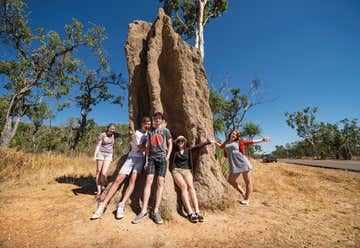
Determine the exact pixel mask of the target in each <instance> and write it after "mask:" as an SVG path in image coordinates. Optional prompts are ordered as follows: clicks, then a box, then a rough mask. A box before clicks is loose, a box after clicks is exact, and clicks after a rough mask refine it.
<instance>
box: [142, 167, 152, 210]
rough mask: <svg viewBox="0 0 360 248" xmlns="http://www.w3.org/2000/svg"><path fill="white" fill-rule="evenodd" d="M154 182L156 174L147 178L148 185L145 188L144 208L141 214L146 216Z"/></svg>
mask: <svg viewBox="0 0 360 248" xmlns="http://www.w3.org/2000/svg"><path fill="white" fill-rule="evenodd" d="M153 180H154V174H149V175H147V177H146V185H145V188H144V196H143V198H144V199H143V200H144V202H143V207H142V209H141V213H143V214H145V213H146V212H147V208H148V204H149V198H150V192H151V185H152V183H153Z"/></svg>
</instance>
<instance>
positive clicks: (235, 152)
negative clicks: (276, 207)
mask: <svg viewBox="0 0 360 248" xmlns="http://www.w3.org/2000/svg"><path fill="white" fill-rule="evenodd" d="M115 129H116V127H115V124H109V126H108V127H107V130H106V132H104V133H101V134H100V136H99V141H98V143H97V146H96V149H95V154H94V159H95V160H96V161H97V167H96V168H97V170H96V188H97V191H96V198H97V199H99V200H100V196H101V193H102V192H103V190H104V189H105V185H106V175H107V171H108V168H109V165H110V163H111V161H112V158H113V145H114V141H115V139H116V138H117V137H119V136H123V137H124V136H127V135H130V136H131V142H130V144H131V151H130V152H129V154H128V157H127V159H126V161H125V163H124V164H123V165H122V167H121V169H120V170H119V174H118V176H117V178H116V179H115V181H114V182H113V184H112V185H111V187H110V189H109V191H108V192H107V194H106V196H105V198H104V199H103V200H102V201H99V203H98V207H97V209H96V211H95V212H94V213H93V215H92V216H91V219H98V218H100V217H101V215H102V214H103V213H104V211H105V209H106V207H107V206H108V204H109V202H110V200H111V198H112V197H113V196H114V194H115V193H116V191H117V190H118V188H119V186H120V184H121V183H122V182H123V181H124V179H125V178H126V177H127V176H129V177H130V179H129V185H128V187H127V189H126V191H125V194H124V195H123V197H122V199H121V201H120V202H119V203H118V205H117V210H116V218H117V219H121V218H123V217H124V208H125V203H126V201H127V200H128V199H129V198H130V196H131V194H132V192H133V190H134V187H135V182H136V179H137V177H138V175H139V174H140V173H141V171H142V170H143V168H144V170H145V172H146V183H145V188H144V193H143V204H142V208H141V212H140V213H139V214H138V215H137V216H136V217H135V218H134V219H133V220H132V223H133V224H136V223H139V222H140V221H141V220H142V219H143V218H144V217H145V216H147V215H148V214H149V215H150V218H151V219H153V221H154V222H155V223H157V224H162V223H163V219H162V216H161V214H160V211H159V208H160V203H161V197H162V193H163V190H164V184H165V174H166V171H167V168H168V166H169V167H170V168H171V169H170V170H171V174H172V176H173V178H174V181H175V184H176V185H177V187H179V189H180V191H181V199H182V203H183V205H184V207H185V210H186V212H187V218H188V220H189V221H191V222H193V223H196V222H203V221H204V216H203V215H202V214H201V212H200V209H199V203H198V199H197V196H196V192H195V188H194V183H193V171H192V170H193V168H194V167H193V164H192V153H193V151H195V150H197V149H201V148H202V147H204V146H206V145H210V144H215V145H217V146H219V147H220V148H221V149H223V150H224V155H225V157H227V158H228V161H229V168H230V173H229V177H228V182H229V183H230V184H231V185H232V186H233V187H234V188H235V189H236V190H237V191H239V193H240V194H241V196H242V197H243V200H241V201H240V204H241V205H249V196H250V193H251V190H252V186H251V185H252V184H251V169H252V165H251V163H250V162H249V160H248V159H247V158H246V156H245V146H246V145H251V144H254V143H259V142H267V141H269V138H268V137H264V138H262V139H259V140H243V139H242V138H241V136H240V134H239V132H238V131H236V130H234V131H232V132H231V133H230V134H229V136H228V137H227V139H226V141H225V142H224V143H222V144H220V143H218V142H217V141H215V140H206V141H204V142H201V143H200V144H197V145H195V146H192V147H189V146H187V139H186V138H185V137H184V136H182V135H179V136H178V137H177V138H176V139H175V140H174V141H173V138H172V136H171V133H170V131H169V129H167V128H166V122H165V119H164V116H163V114H162V113H160V112H156V113H154V114H153V116H152V120H151V119H150V118H149V117H144V118H143V119H142V121H141V128H140V129H139V130H136V131H135V133H131V134H127V135H120V134H118V133H116V132H115ZM173 143H175V144H176V146H175V149H173ZM170 160H171V161H170ZM240 174H243V178H244V181H245V185H246V188H245V190H243V189H242V188H241V186H240V184H238V183H237V181H236V180H237V178H238V177H239V176H240ZM155 176H156V184H157V187H156V196H155V206H154V208H153V210H152V211H151V212H150V213H149V212H148V204H149V198H150V194H151V186H152V184H153V181H154V177H155Z"/></svg>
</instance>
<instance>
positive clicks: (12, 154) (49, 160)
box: [0, 149, 116, 185]
mask: <svg viewBox="0 0 360 248" xmlns="http://www.w3.org/2000/svg"><path fill="white" fill-rule="evenodd" d="M0 158H1V160H0V181H1V182H2V184H6V185H22V184H26V185H41V184H49V183H56V181H57V180H62V181H66V180H68V181H69V183H71V180H81V179H86V178H94V177H95V170H96V166H95V161H93V160H92V159H91V158H90V157H89V156H85V155H81V156H74V157H69V156H65V155H62V154H53V153H42V154H31V153H25V152H22V151H16V150H13V149H8V150H6V151H1V150H0ZM114 163H116V161H115V162H114Z"/></svg>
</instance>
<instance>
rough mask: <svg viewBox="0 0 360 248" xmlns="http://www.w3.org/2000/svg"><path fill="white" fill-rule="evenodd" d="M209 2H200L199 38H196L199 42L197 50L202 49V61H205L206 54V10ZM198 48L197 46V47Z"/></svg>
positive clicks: (204, 0) (206, 0)
mask: <svg viewBox="0 0 360 248" xmlns="http://www.w3.org/2000/svg"><path fill="white" fill-rule="evenodd" d="M207 2H208V0H199V1H198V3H199V11H200V13H199V19H198V23H197V26H198V37H196V39H195V41H196V40H198V44H197V48H198V49H200V54H201V58H202V60H204V57H205V52H204V45H205V44H204V43H205V42H204V9H205V5H206V3H207ZM195 47H196V45H195Z"/></svg>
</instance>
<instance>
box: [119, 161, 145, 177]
mask: <svg viewBox="0 0 360 248" xmlns="http://www.w3.org/2000/svg"><path fill="white" fill-rule="evenodd" d="M144 162H145V158H144V157H128V158H127V159H126V161H125V163H124V164H123V166H122V167H121V169H120V171H119V174H125V175H129V174H130V173H131V171H133V172H136V173H138V174H140V173H141V171H142V168H143V167H144Z"/></svg>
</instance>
